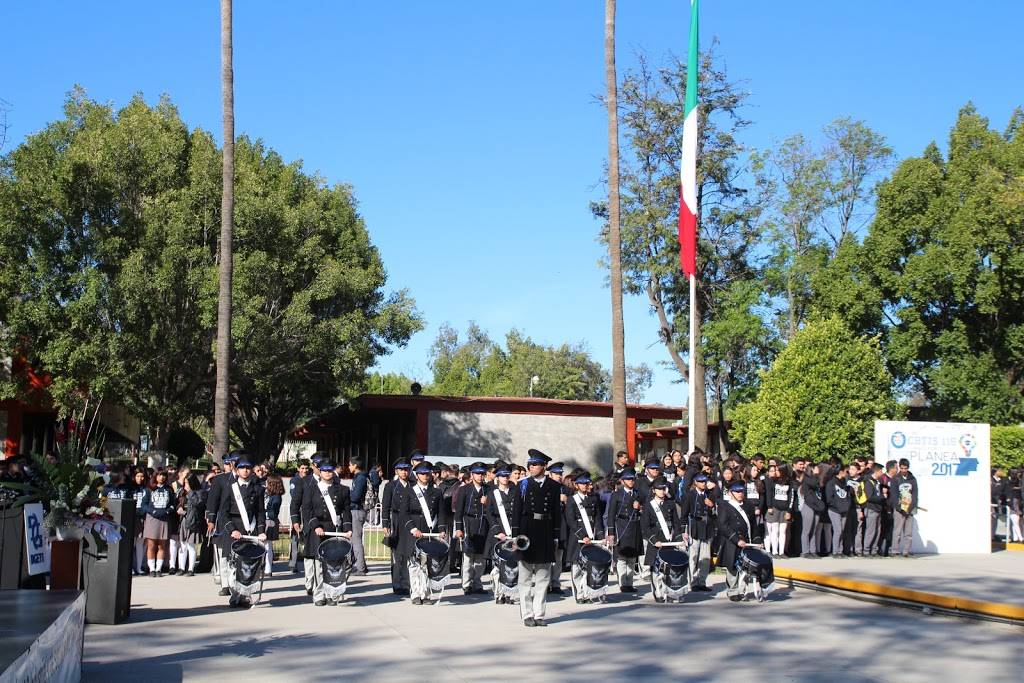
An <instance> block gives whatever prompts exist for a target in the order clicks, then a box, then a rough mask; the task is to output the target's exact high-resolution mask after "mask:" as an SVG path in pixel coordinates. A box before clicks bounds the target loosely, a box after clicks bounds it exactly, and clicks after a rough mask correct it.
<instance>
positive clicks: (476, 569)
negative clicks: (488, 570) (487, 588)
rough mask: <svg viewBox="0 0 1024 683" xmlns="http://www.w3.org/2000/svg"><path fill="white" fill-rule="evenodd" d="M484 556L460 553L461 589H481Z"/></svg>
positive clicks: (482, 586) (482, 585)
mask: <svg viewBox="0 0 1024 683" xmlns="http://www.w3.org/2000/svg"><path fill="white" fill-rule="evenodd" d="M483 578H484V556H483V555H482V554H480V555H476V554H473V553H462V590H467V591H470V590H472V591H476V590H483V588H484V584H483Z"/></svg>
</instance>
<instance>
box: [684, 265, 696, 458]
mask: <svg viewBox="0 0 1024 683" xmlns="http://www.w3.org/2000/svg"><path fill="white" fill-rule="evenodd" d="M696 329H697V275H696V274H695V273H691V274H690V372H689V375H690V381H689V383H688V384H689V385H690V398H689V402H688V403H687V409H686V418H687V422H688V425H687V428H686V435H687V437H688V441H689V445H688V446H687V450H686V452H687V453H693V448H694V444H696V438H697V435H696V433H695V431H694V428H693V427H694V425H693V421H694V413H695V411H694V408H695V407H696V405H697V360H696V359H697V337H696V335H695V334H694V333H693V332H694V330H696Z"/></svg>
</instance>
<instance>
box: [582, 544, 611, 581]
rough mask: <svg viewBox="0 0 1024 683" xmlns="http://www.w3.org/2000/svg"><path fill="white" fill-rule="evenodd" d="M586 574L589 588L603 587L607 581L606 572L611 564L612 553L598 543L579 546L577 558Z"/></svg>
mask: <svg viewBox="0 0 1024 683" xmlns="http://www.w3.org/2000/svg"><path fill="white" fill-rule="evenodd" d="M577 563H578V564H579V565H580V567H582V568H583V571H584V573H585V574H586V576H587V585H588V586H589V587H590V588H603V587H604V586H606V585H607V583H608V572H609V570H610V569H611V566H612V553H611V551H610V550H608V549H607V548H605V547H603V546H599V545H592V544H588V545H583V546H580V557H579V559H578V560H577Z"/></svg>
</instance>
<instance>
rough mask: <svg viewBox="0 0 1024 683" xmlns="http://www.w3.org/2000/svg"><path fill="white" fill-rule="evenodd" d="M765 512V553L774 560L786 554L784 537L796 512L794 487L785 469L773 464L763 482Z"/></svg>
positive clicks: (769, 466)
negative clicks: (765, 503) (765, 499)
mask: <svg viewBox="0 0 1024 683" xmlns="http://www.w3.org/2000/svg"><path fill="white" fill-rule="evenodd" d="M765 497H766V498H767V506H768V507H767V512H766V513H765V526H766V527H767V532H768V533H767V535H766V536H765V541H766V544H765V551H766V552H767V553H768V554H769V555H771V556H772V557H775V558H781V557H784V556H785V554H786V540H787V538H786V535H787V531H788V528H789V524H790V522H791V521H792V519H793V513H794V512H795V511H796V486H794V485H793V484H792V483H791V481H790V478H789V472H788V471H787V470H786V468H784V467H782V466H780V465H778V464H775V465H771V464H769V465H768V478H767V480H766V482H765Z"/></svg>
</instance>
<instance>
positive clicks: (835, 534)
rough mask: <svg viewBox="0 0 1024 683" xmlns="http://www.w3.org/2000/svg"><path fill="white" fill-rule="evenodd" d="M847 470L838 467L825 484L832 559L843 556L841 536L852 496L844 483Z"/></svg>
mask: <svg viewBox="0 0 1024 683" xmlns="http://www.w3.org/2000/svg"><path fill="white" fill-rule="evenodd" d="M846 476H847V470H846V468H845V467H843V466H841V465H840V466H839V467H838V468H837V469H836V470H835V472H834V473H833V475H832V476H831V477H830V478H829V480H828V481H827V482H826V483H825V504H826V505H828V517H829V521H830V522H831V523H832V557H833V558H834V559H840V558H842V556H843V534H844V532H845V530H846V518H847V515H849V514H850V510H851V509H852V507H853V506H852V503H853V496H852V495H851V494H850V487H849V486H848V485H847V482H846Z"/></svg>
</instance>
